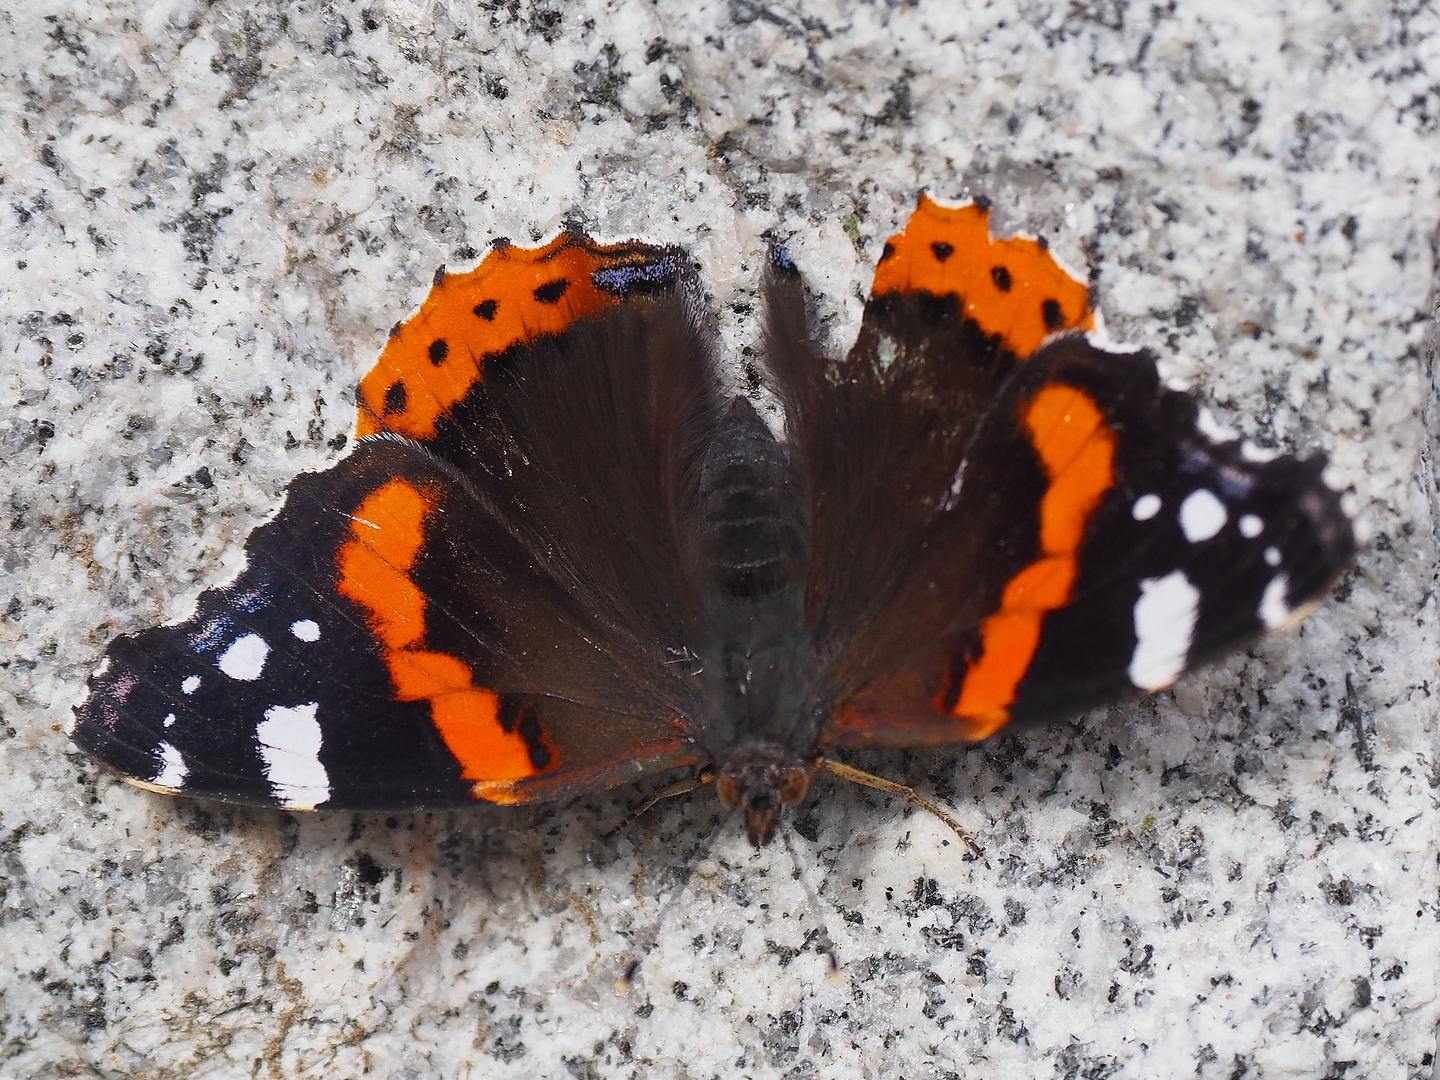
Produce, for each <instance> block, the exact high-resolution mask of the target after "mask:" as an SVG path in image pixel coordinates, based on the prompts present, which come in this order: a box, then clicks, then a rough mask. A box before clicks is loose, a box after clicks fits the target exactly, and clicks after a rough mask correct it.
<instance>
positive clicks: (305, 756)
mask: <svg viewBox="0 0 1440 1080" xmlns="http://www.w3.org/2000/svg"><path fill="white" fill-rule="evenodd" d="M319 707H320V703H319V702H316V701H312V702H310V703H309V704H306V705H295V706H293V707H288V708H287V707H286V706H284V705H271V706H270V708H268V709H266V710H265V719H264V720H262V721H260V723H259V725H258V726H257V727H256V728H255V742H256V744H257V747H258V749H259V750H260V757H261V758H262V759H263V760H264V762H265V779H266V780H268V781H270V788H271V790H272V791H273V792H274V793H275V799H276V801H277V802H279V803H280V805H281V806H284V807H287V808H289V809H291V810H314V809H315V807H317V806H318V805H320V804H321V803H323V802H324V801H325V800H326V799H328V798H329V797H330V776H329V774H328V773H326V772H325V766H324V765H322V764H320V724H319V722H318V721H317V720H316V719H315V711H316V710H317V709H318V708H319Z"/></svg>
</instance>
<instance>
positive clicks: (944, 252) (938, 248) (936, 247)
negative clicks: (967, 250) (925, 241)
mask: <svg viewBox="0 0 1440 1080" xmlns="http://www.w3.org/2000/svg"><path fill="white" fill-rule="evenodd" d="M930 250H931V251H933V252H934V253H935V258H937V259H938V260H940V261H941V262H944V261H945V260H946V259H948V258H949V257H950V256H951V255H954V254H955V245H954V244H947V243H945V241H943V240H936V241H935V242H934V243H933V244H931V245H930Z"/></svg>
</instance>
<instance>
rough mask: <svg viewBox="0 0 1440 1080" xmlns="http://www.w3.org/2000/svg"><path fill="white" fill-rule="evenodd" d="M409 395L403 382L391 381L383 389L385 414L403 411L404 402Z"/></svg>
mask: <svg viewBox="0 0 1440 1080" xmlns="http://www.w3.org/2000/svg"><path fill="white" fill-rule="evenodd" d="M409 397H410V395H409V393H408V392H407V391H406V389H405V384H404V383H403V382H395V383H391V384H390V385H389V386H388V387H386V389H385V415H386V416H390V415H393V414H394V413H403V412H404V411H405V402H406V401H407V399H408V398H409Z"/></svg>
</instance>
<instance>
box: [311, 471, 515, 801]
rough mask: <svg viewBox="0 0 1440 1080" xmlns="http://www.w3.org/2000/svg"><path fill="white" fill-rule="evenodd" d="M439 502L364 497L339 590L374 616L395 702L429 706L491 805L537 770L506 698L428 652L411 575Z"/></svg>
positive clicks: (417, 494) (404, 485)
mask: <svg viewBox="0 0 1440 1080" xmlns="http://www.w3.org/2000/svg"><path fill="white" fill-rule="evenodd" d="M437 501H438V496H437V494H436V493H435V492H434V491H432V490H428V489H426V488H423V487H418V486H416V485H414V484H411V483H408V482H407V481H404V480H398V479H397V480H390V481H388V482H387V483H386V484H384V485H383V486H382V487H380V488H378V489H376V490H375V491H373V492H371V493H370V494H369V495H368V496H366V498H365V500H364V501H363V502H362V503H361V504H360V505H359V507H357V508H356V510H355V512H354V513H353V514H352V515H351V520H350V534H349V536H348V537H347V538H346V539H345V540H344V541H343V542H342V543H341V545H340V549H339V551H338V552H337V553H336V556H335V564H336V567H337V569H338V570H339V576H338V579H337V581H336V589H337V590H338V591H339V592H340V594H341V595H342V596H345V597H347V598H348V599H350V600H353V601H354V602H355V603H356V604H359V605H360V606H361V607H362V608H364V609H365V611H366V612H367V613H368V614H367V621H368V622H369V624H370V629H371V631H372V632H373V633H374V634H375V637H376V638H377V639H378V640H379V642H380V645H381V655H382V658H383V659H384V661H385V666H386V668H387V669H388V671H389V673H390V682H391V684H392V685H393V686H394V688H395V696H396V698H397V699H399V700H400V701H427V702H429V703H430V717H431V720H432V722H433V723H434V724H435V727H436V729H437V730H438V731H439V732H440V737H441V738H442V739H443V740H444V741H445V745H446V746H447V747H449V749H450V752H451V753H452V754H454V755H455V758H456V759H457V760H458V761H459V762H460V768H461V775H462V776H464V778H465V779H466V780H470V781H473V782H475V784H476V794H477V796H479V797H484V798H490V797H491V796H492V793H493V794H496V795H502V794H503V789H504V782H506V781H513V780H519V779H522V778H524V777H527V776H533V775H535V773H536V772H537V771H539V770H538V769H537V768H536V766H535V762H534V759H533V756H532V752H531V748H530V747H529V746H527V744H526V738H525V734H524V732H522V731H521V730H520V729H518V728H517V727H516V726H515V725H514V724H513V723H512V724H510V725H508V729H507V725H506V724H505V723H503V722H502V721H503V717H502V710H503V706H502V701H501V698H500V695H499V694H497V693H495V691H493V690H488V689H485V688H484V687H477V686H474V685H473V684H472V682H471V677H470V669H469V667H467V666H466V665H465V664H464V663H463V662H462V661H461V660H459V659H458V658H457V657H454V656H450V655H448V654H446V653H441V652H431V651H428V650H426V649H425V648H424V647H423V645H424V639H425V605H426V600H425V596H424V594H423V593H422V592H421V590H420V587H419V586H418V585H416V584H415V582H414V581H413V580H412V579H411V577H410V571H411V569H412V568H413V567H414V565H415V560H416V558H417V557H418V556H419V554H420V551H421V549H422V548H423V547H424V544H425V519H426V517H427V516H428V515H429V514H430V513H431V511H433V510H434V509H435V507H436V503H437ZM532 738H533V733H532ZM497 782H498V785H497ZM497 787H498V789H499V790H495V789H496V788H497ZM492 801H506V800H504V799H503V798H494V799H492Z"/></svg>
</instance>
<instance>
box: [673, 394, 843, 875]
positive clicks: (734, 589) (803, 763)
mask: <svg viewBox="0 0 1440 1080" xmlns="http://www.w3.org/2000/svg"><path fill="white" fill-rule="evenodd" d="M699 496H700V507H701V513H700V516H699V518H700V530H701V534H700V536H699V537H698V548H699V559H698V564H699V565H698V567H697V569H696V573H697V574H698V575H699V576H700V579H701V583H702V589H701V593H702V595H703V596H704V597H705V609H704V612H703V614H702V616H701V619H700V626H699V650H698V651H699V653H700V657H701V660H702V661H703V664H704V670H703V673H702V675H701V679H702V680H703V683H704V690H705V700H706V705H707V708H708V710H709V716H708V718H707V719H708V723H707V724H706V725H705V738H706V742H707V747H706V748H707V749H708V750H709V752H710V754H711V756H712V759H713V760H714V761H715V762H716V765H717V768H718V778H717V788H718V791H719V794H720V798H721V801H722V802H723V803H724V804H725V806H726V807H727V808H730V809H735V808H737V807H738V808H742V809H743V812H744V816H745V831H746V834H747V835H748V836H749V838H750V842H751V843H752V844H754V845H755V846H757V847H759V846H761V845H763V844H766V843H768V842H769V841H770V839H771V837H772V836H774V833H775V827H776V825H777V823H778V822H779V818H780V814H781V812H782V810H783V808H784V807H786V806H794V805H795V804H796V803H798V802H800V800H801V799H803V798H804V796H805V791H806V789H807V788H808V787H809V784H810V780H811V779H812V778H813V777H814V775H815V771H816V769H817V767H818V765H817V760H818V754H817V752H816V735H817V724H816V721H815V716H814V707H813V705H812V704H811V703H812V702H813V700H814V687H815V683H816V679H815V677H814V675H813V673H812V667H813V650H812V649H811V648H810V642H809V634H808V633H807V630H806V626H805V618H804V603H803V600H804V585H805V577H806V573H807V570H808V566H807V563H806V559H805V552H806V550H807V544H806V529H805V516H804V513H803V511H802V509H801V504H800V500H799V499H798V497H797V493H796V484H795V483H794V481H793V477H792V474H791V471H790V463H789V458H788V455H787V454H786V451H785V448H784V447H783V446H781V445H780V444H779V443H778V442H776V440H775V438H774V436H773V435H772V434H771V433H770V430H769V428H767V427H766V425H765V423H764V421H762V420H761V419H760V417H759V416H758V415H757V414H756V412H755V410H754V408H753V407H752V406H751V405H750V403H749V402H748V401H746V400H745V399H744V398H737V399H736V400H735V402H734V403H733V404H732V405H731V407H730V409H729V411H728V413H727V414H726V416H725V419H724V422H723V424H722V428H721V431H720V433H719V434H718V436H717V437H716V439H715V441H714V442H713V443H712V445H711V447H710V449H709V451H708V453H707V454H706V458H705V464H704V467H703V469H702V472H701V479H700V491H699Z"/></svg>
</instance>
